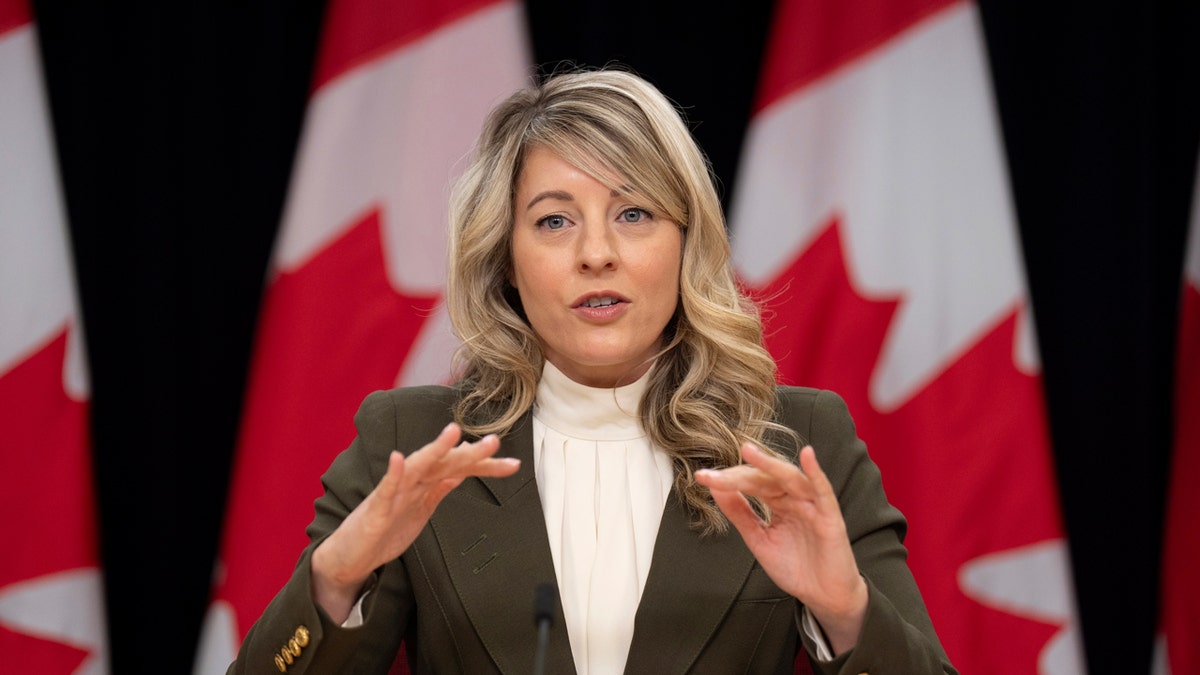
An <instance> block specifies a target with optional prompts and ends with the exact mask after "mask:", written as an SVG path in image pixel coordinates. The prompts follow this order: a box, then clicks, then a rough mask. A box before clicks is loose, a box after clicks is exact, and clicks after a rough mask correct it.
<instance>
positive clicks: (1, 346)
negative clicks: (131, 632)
mask: <svg viewBox="0 0 1200 675" xmlns="http://www.w3.org/2000/svg"><path fill="white" fill-rule="evenodd" d="M0 92H3V93H2V94H0V476H3V477H4V488H3V490H0V512H3V513H7V514H9V516H10V517H9V519H8V523H7V525H6V528H7V532H6V533H5V545H4V549H3V551H4V552H3V553H2V554H0V661H2V662H3V663H4V667H3V670H4V671H5V672H11V673H77V674H79V675H101V674H102V673H107V672H108V644H107V638H106V635H105V619H104V585H103V578H102V576H101V573H100V553H99V544H98V537H97V512H96V498H95V489H94V485H93V482H94V481H93V478H92V463H91V462H92V459H91V443H90V440H89V432H88V398H89V384H88V373H87V364H86V361H85V354H84V342H83V330H82V327H81V324H80V321H79V307H78V303H77V301H76V297H75V282H74V270H73V267H72V263H71V253H70V244H69V243H68V238H67V236H68V233H67V219H66V212H65V209H64V205H63V198H62V189H61V186H60V183H59V176H58V168H57V162H56V160H55V153H54V141H53V138H52V136H51V130H50V115H49V110H48V106H47V103H46V94H45V88H44V86H43V82H42V69H41V64H40V56H39V50H38V44H37V33H36V31H35V29H34V24H33V17H32V15H31V14H30V10H29V5H28V4H27V3H26V2H25V0H0Z"/></svg>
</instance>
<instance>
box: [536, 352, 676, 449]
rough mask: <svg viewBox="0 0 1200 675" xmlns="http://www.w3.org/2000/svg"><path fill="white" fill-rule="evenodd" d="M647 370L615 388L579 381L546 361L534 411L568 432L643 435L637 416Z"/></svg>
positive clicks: (595, 436)
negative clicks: (630, 382)
mask: <svg viewBox="0 0 1200 675" xmlns="http://www.w3.org/2000/svg"><path fill="white" fill-rule="evenodd" d="M652 370H653V368H651V369H650V370H647V371H646V372H645V373H644V374H643V375H642V376H641V377H640V378H638V379H637V381H635V382H633V383H632V384H627V385H625V386H623V387H616V388H597V387H589V386H587V385H583V384H580V383H578V382H576V381H574V380H572V379H571V378H569V377H567V376H566V375H565V374H564V373H563V372H562V371H561V370H559V369H558V368H557V367H555V365H554V364H552V363H550V362H549V361H546V365H545V366H544V367H543V368H542V378H541V380H540V381H539V382H538V388H537V396H536V398H535V400H534V404H533V415H534V417H536V418H537V419H538V421H539V422H541V423H542V424H545V425H546V426H548V427H550V428H551V429H554V430H555V431H558V432H559V433H561V434H564V435H567V436H573V437H575V438H580V439H586V440H605V441H617V440H626V439H631V438H640V437H642V436H644V435H645V433H644V432H643V431H642V428H641V424H640V423H639V419H640V418H639V417H638V406H639V405H640V404H641V401H642V395H643V394H645V393H646V388H647V387H648V386H649V385H650V373H651V371H652Z"/></svg>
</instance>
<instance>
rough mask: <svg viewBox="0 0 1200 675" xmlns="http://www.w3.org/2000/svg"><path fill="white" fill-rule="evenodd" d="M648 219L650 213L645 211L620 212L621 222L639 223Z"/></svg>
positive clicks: (628, 210)
mask: <svg viewBox="0 0 1200 675" xmlns="http://www.w3.org/2000/svg"><path fill="white" fill-rule="evenodd" d="M649 219H650V212H649V211H647V210H645V209H625V210H624V211H622V212H621V222H624V223H640V222H642V221H643V220H649Z"/></svg>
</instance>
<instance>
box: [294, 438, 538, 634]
mask: <svg viewBox="0 0 1200 675" xmlns="http://www.w3.org/2000/svg"><path fill="white" fill-rule="evenodd" d="M461 437H462V431H461V430H460V429H459V427H458V425H456V424H453V423H451V424H449V425H447V426H446V428H445V429H443V430H442V432H441V433H440V434H438V436H437V438H435V439H434V440H433V441H432V442H430V443H428V444H427V445H425V446H424V447H422V448H421V449H420V450H417V451H416V452H414V453H412V454H410V455H409V456H407V457H405V456H404V455H403V454H401V453H399V452H392V454H391V456H390V457H389V458H388V468H387V472H386V473H385V474H384V476H383V478H382V479H381V480H380V481H379V484H378V485H376V486H375V489H374V490H372V491H371V493H370V494H369V495H367V497H366V499H364V500H363V501H362V503H360V504H359V505H358V506H356V507H355V508H354V510H353V511H351V512H350V515H348V516H346V519H345V520H343V521H342V523H341V524H340V525H338V527H337V529H336V530H334V531H333V532H332V533H331V534H330V535H329V537H327V538H326V539H325V541H323V542H321V543H320V545H318V546H317V548H316V549H315V550H314V551H313V554H312V586H313V589H312V590H313V597H314V599H315V600H316V601H317V603H318V604H320V605H321V607H323V608H324V609H325V611H326V612H327V613H328V614H329V616H330V618H332V619H333V620H334V621H336V622H337V623H342V622H343V621H345V619H346V617H347V616H349V614H350V609H351V608H352V607H353V606H354V603H355V601H356V600H357V599H358V595H359V593H360V592H361V590H362V586H363V584H364V583H365V582H366V580H367V579H368V578H369V577H370V575H371V572H372V571H374V570H375V569H376V568H378V567H379V566H380V565H383V564H384V563H386V562H388V561H390V560H393V559H394V558H396V557H397V556H399V555H400V554H401V553H403V552H404V551H405V550H406V549H407V548H408V547H409V545H410V544H412V542H413V540H415V539H416V538H417V535H418V534H420V532H421V530H422V529H423V528H424V527H425V524H426V523H427V522H429V517H430V516H431V515H433V511H434V509H436V508H437V505H438V503H440V502H441V501H442V498H443V497H445V496H446V495H447V494H449V493H450V491H451V490H453V489H454V488H455V487H457V486H458V485H459V483H461V482H462V481H463V480H464V479H465V478H467V477H468V476H492V477H502V476H511V475H512V474H513V473H515V472H516V471H517V469H518V468H519V467H520V461H519V460H517V459H513V458H507V457H506V458H499V459H497V458H493V457H492V455H494V454H495V453H496V450H498V449H499V448H500V440H499V439H498V438H497V437H496V436H495V435H488V436H485V437H483V438H481V439H480V440H478V441H476V442H474V443H459V440H460V438H461Z"/></svg>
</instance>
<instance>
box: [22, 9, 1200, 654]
mask: <svg viewBox="0 0 1200 675" xmlns="http://www.w3.org/2000/svg"><path fill="white" fill-rule="evenodd" d="M323 4H324V3H323V2H322V1H321V0H247V1H245V2H237V3H235V2H193V3H180V4H178V5H175V4H174V3H163V2H155V1H145V2H126V3H120V4H119V6H102V5H113V3H87V2H82V1H68V0H36V1H35V2H34V3H33V5H34V11H35V15H36V17H37V19H38V22H39V24H40V26H39V29H40V33H41V39H42V49H43V57H44V62H45V67H46V71H47V79H48V83H49V90H50V98H51V105H52V110H53V115H54V123H55V129H56V133H57V137H58V145H59V154H60V162H61V168H62V172H63V176H64V182H65V187H66V197H67V206H68V212H69V215H70V219H71V227H72V231H73V234H74V246H75V255H76V261H77V266H78V272H79V282H80V287H81V296H82V302H83V310H84V320H85V323H86V328H87V332H88V340H89V354H90V360H91V369H92V381H93V417H94V419H93V426H94V438H95V452H96V466H97V479H98V482H99V492H100V498H101V519H102V523H101V525H102V536H103V544H104V552H103V553H104V563H105V565H106V570H107V579H108V600H109V613H110V633H111V639H112V658H113V666H114V672H116V673H137V672H164V671H166V672H188V670H189V669H190V665H191V658H192V656H191V655H192V652H193V649H194V645H195V640H196V636H197V632H198V629H199V625H200V622H201V617H202V614H203V610H204V607H205V604H206V601H207V598H206V594H207V590H208V584H209V574H210V569H211V563H212V561H213V558H214V555H215V549H216V545H217V538H218V532H219V527H220V521H221V515H222V509H223V504H224V498H225V491H226V480H227V473H228V469H229V460H230V453H231V447H232V444H233V438H234V434H235V430H236V426H237V422H238V414H239V408H240V405H241V395H242V388H243V382H244V378H245V373H246V365H247V362H248V359H249V350H250V345H251V339H252V334H253V329H254V323H255V313H256V311H257V307H258V302H259V298H260V292H261V282H262V278H263V273H264V270H265V265H266V261H267V257H268V255H269V251H270V246H271V242H272V240H273V237H274V234H275V230H276V227H277V224H278V221H279V215H280V211H281V208H282V204H283V199H284V195H285V191H286V186H287V179H288V175H289V171H290V167H291V161H292V158H293V152H294V149H295V142H296V138H297V135H298V133H299V129H300V123H301V120H302V115H303V109H304V103H305V98H306V95H307V90H308V79H309V74H310V70H311V66H312V60H313V55H314V51H315V46H316V41H317V36H318V33H319V24H320V19H321V15H322V11H323ZM1185 4H1188V5H1191V6H1190V7H1184V5H1185ZM1196 4H1197V3H1185V2H1179V3H1177V4H1176V3H1167V2H1130V3H1127V6H1123V7H1122V6H1114V5H1107V4H1104V3H1085V2H1076V3H1069V2H1068V3H1012V2H1001V1H1000V0H986V1H984V2H982V6H981V10H982V16H983V19H984V28H985V33H986V37H987V42H988V50H989V53H990V57H991V61H992V67H993V74H994V78H995V85H996V89H997V95H998V100H999V105H1000V113H1001V120H1002V124H1003V131H1004V134H1005V137H1006V144H1007V149H1008V157H1009V161H1010V164H1011V171H1012V181H1013V186H1014V190H1015V196H1016V203H1017V211H1018V215H1019V218H1020V222H1021V235H1022V238H1023V245H1024V248H1025V253H1026V262H1027V267H1028V273H1029V277H1030V288H1031V293H1032V296H1033V301H1034V304H1035V308H1036V318H1037V325H1038V332H1039V337H1040V341H1041V350H1042V356H1043V362H1044V370H1045V381H1046V388H1047V397H1048V405H1049V408H1050V422H1051V428H1052V434H1053V438H1054V443H1055V451H1056V456H1057V460H1058V467H1059V473H1060V479H1061V484H1062V497H1063V500H1064V512H1065V515H1066V519H1067V526H1068V530H1069V535H1070V537H1071V547H1072V553H1073V555H1074V560H1075V567H1076V581H1077V586H1078V599H1079V604H1080V608H1081V614H1082V617H1083V622H1084V635H1085V639H1086V645H1087V651H1088V660H1089V662H1090V664H1091V669H1090V670H1091V672H1093V673H1107V672H1113V673H1136V672H1144V671H1145V669H1146V664H1147V663H1148V660H1149V656H1150V650H1151V642H1152V638H1153V630H1154V613H1155V609H1156V600H1155V588H1156V584H1157V566H1158V560H1159V553H1158V551H1159V545H1160V539H1161V515H1162V510H1163V494H1164V481H1165V476H1166V471H1167V467H1168V461H1169V447H1170V425H1171V420H1172V410H1171V401H1170V387H1171V384H1172V378H1173V371H1172V358H1173V356H1172V355H1173V350H1174V346H1175V345H1174V339H1175V338H1174V336H1175V332H1174V330H1175V328H1174V327H1175V319H1176V306H1177V300H1178V290H1179V283H1180V269H1181V264H1182V263H1181V260H1182V248H1183V243H1184V235H1185V229H1186V221H1187V213H1188V207H1189V203H1190V198H1191V187H1192V178H1193V175H1194V171H1195V167H1196V150H1197V140H1198V137H1200V96H1198V92H1200V39H1198V38H1200V15H1198V11H1197V8H1196V7H1195V5H1196ZM770 5H771V2H770V1H769V0H743V1H741V2H736V3H734V2H727V3H723V4H721V5H719V6H717V5H714V6H712V7H708V8H705V9H704V10H703V11H698V10H697V5H696V4H695V3H692V2H684V1H682V0H591V1H590V2H582V3H578V4H573V5H570V6H567V4H566V3H561V4H560V3H558V2H555V0H530V1H529V2H528V3H527V8H528V14H529V20H530V26H531V35H532V39H533V47H534V51H535V59H536V61H537V62H539V63H544V64H553V63H557V62H558V61H560V60H570V61H573V62H577V63H584V64H595V65H598V64H603V63H607V62H610V61H618V62H621V63H624V64H627V65H629V66H632V67H633V68H635V69H636V70H638V71H639V72H641V73H642V74H644V75H646V76H647V77H649V78H650V79H651V80H653V81H654V82H655V83H656V84H658V85H659V86H660V87H661V88H662V89H663V90H664V91H666V92H667V93H668V95H669V96H671V97H672V98H674V99H675V100H676V101H678V102H679V103H681V104H682V105H684V106H686V107H687V108H688V111H689V115H690V117H691V119H692V120H693V122H694V123H695V133H696V135H697V136H698V138H699V139H700V142H701V144H702V145H703V146H704V147H705V148H706V150H707V151H708V153H709V154H710V156H711V158H712V160H713V163H714V165H715V167H716V170H717V172H718V174H719V176H720V177H721V180H722V183H723V186H724V191H725V197H726V198H728V193H729V190H730V188H731V187H732V186H733V185H735V180H736V170H737V166H736V165H737V159H738V153H739V145H740V143H741V139H742V134H743V131H744V127H745V124H746V118H747V115H748V112H749V110H750V102H751V96H752V93H753V90H754V87H755V80H756V76H757V72H758V66H759V62H760V58H761V49H762V45H763V41H764V37H765V35H766V32H767V30H768V26H769V24H770V10H771V8H770ZM1197 412H1200V411H1186V413H1187V414H1196V413H1197ZM1117 645H1119V647H1118V646H1117Z"/></svg>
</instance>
